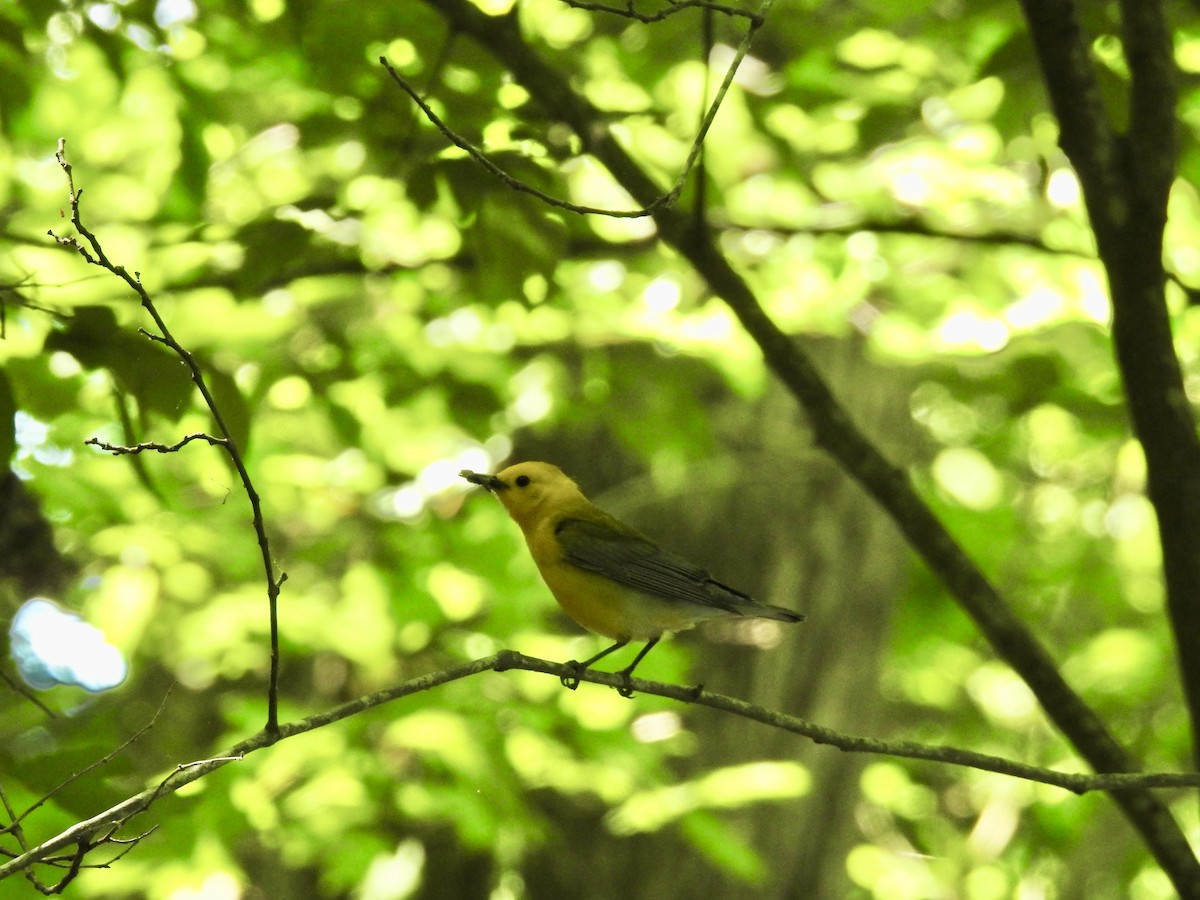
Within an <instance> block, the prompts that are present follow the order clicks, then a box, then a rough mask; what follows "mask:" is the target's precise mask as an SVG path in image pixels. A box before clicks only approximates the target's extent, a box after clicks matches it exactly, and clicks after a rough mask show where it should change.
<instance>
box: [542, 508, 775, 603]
mask: <svg viewBox="0 0 1200 900" xmlns="http://www.w3.org/2000/svg"><path fill="white" fill-rule="evenodd" d="M554 531H555V534H556V535H557V536H558V540H559V543H560V545H561V547H562V549H563V555H564V556H565V557H566V560H567V561H568V562H570V563H572V564H573V565H576V566H579V568H581V569H587V570H588V571H589V572H596V573H598V574H600V575H604V576H605V577H607V578H611V579H612V580H613V581H616V582H618V583H620V584H623V585H626V586H628V587H631V588H634V589H636V590H639V591H643V592H645V593H647V594H656V595H658V596H660V597H668V598H672V599H677V600H687V601H690V602H692V603H698V604H700V605H702V606H711V607H716V608H717V609H724V610H726V611H728V612H731V613H734V614H736V615H747V614H749V615H755V614H759V615H761V614H762V613H761V610H763V609H771V608H772V607H763V606H761V605H760V604H757V603H755V602H754V601H753V600H752V599H751V598H750V597H748V596H747V595H746V594H743V593H742V592H741V591H736V590H734V589H733V588H731V587H728V586H726V585H723V584H721V583H720V582H718V581H714V580H713V579H712V577H711V576H709V574H708V573H707V572H706V571H704V570H703V569H702V568H700V567H699V566H697V565H696V564H695V563H692V562H689V561H688V560H686V559H684V558H683V557H682V556H679V555H678V554H675V553H671V552H670V551H669V550H664V549H663V548H662V547H659V546H658V545H657V544H655V543H654V542H652V541H650V540H649V539H647V538H645V537H643V536H642V535H640V534H638V533H637V532H635V531H633V530H632V529H629V528H627V526H624V525H622V524H621V523H620V522H618V521H617V520H615V519H613V520H612V521H611V523H607V522H591V521H588V520H585V519H570V518H568V519H563V520H562V521H561V522H559V523H558V524H557V526H555V529H554ZM751 607H753V608H751Z"/></svg>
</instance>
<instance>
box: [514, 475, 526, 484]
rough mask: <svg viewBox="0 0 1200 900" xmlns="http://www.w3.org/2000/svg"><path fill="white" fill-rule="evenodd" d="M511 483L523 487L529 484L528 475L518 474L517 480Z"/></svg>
mask: <svg viewBox="0 0 1200 900" xmlns="http://www.w3.org/2000/svg"><path fill="white" fill-rule="evenodd" d="M513 483H514V484H515V485H516V486H517V487H525V486H526V485H528V484H529V476H528V475H518V476H517V480H516V481H515V482H513Z"/></svg>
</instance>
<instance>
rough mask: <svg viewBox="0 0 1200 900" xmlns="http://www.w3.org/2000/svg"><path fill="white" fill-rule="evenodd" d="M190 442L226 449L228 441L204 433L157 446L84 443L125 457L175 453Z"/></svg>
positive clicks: (152, 443) (150, 444) (100, 441)
mask: <svg viewBox="0 0 1200 900" xmlns="http://www.w3.org/2000/svg"><path fill="white" fill-rule="evenodd" d="M192 441H208V443H210V444H212V445H213V446H215V447H226V448H228V446H229V441H228V440H226V439H225V438H219V437H213V436H212V435H211V434H205V433H204V432H197V433H196V434H189V435H187V436H186V437H184V438H183V439H182V440H180V441H177V442H175V443H174V444H158V443H155V442H154V441H146V442H144V443H141V444H135V445H134V446H132V447H122V446H121V445H119V444H107V443H105V442H104V441H102V440H100V439H98V438H88V439H87V440H86V441H84V443H85V444H90V445H91V446H93V447H99V448H100V449H101V450H104V451H107V452H108V453H111V454H112V455H113V456H125V455H129V454H134V453H144V452H146V451H147V450H153V451H154V452H155V453H175V452H177V451H179V450H180V449H182V448H183V447H184V446H186V445H187V444H190V443H191V442H192Z"/></svg>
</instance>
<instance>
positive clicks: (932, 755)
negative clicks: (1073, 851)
mask: <svg viewBox="0 0 1200 900" xmlns="http://www.w3.org/2000/svg"><path fill="white" fill-rule="evenodd" d="M510 670H523V671H526V672H541V673H544V674H547V675H553V676H555V677H556V678H563V677H565V676H570V677H572V678H575V677H578V678H579V680H580V681H588V682H591V683H593V684H600V685H606V686H608V687H612V688H620V687H622V686H623V685H624V684H625V681H624V678H623V676H621V675H618V674H615V673H609V672H597V671H594V670H592V669H587V670H585V671H583V672H577V670H576V669H574V668H573V667H571V666H569V665H567V664H565V663H556V662H551V661H550V660H546V659H539V658H537V657H534V656H525V655H524V654H521V653H517V652H515V651H512V650H502V651H500V652H499V653H496V654H494V655H492V656H486V657H483V658H482V659H477V660H473V661H471V662H467V663H462V664H460V665H456V666H450V667H449V668H446V669H440V670H438V671H436V672H431V673H429V674H428V675H422V676H420V677H418V678H413V679H410V680H408V681H405V682H402V683H400V684H398V685H395V686H394V687H390V688H387V689H385V690H382V691H377V692H376V693H373V694H367V695H366V696H363V697H359V698H358V699H356V700H352V701H350V702H349V703H344V704H342V705H341V706H337V707H334V708H333V709H330V710H328V711H326V712H323V713H318V714H317V715H313V716H309V717H307V718H305V719H301V720H300V721H298V722H290V723H284V724H281V725H280V726H279V728H278V730H277V731H274V732H272V731H268V730H267V729H264V730H262V731H260V732H258V733H257V734H255V735H254V736H253V737H250V738H248V739H247V740H244V741H242V742H241V743H238V744H236V745H234V746H233V747H230V748H229V749H228V750H227V751H226V752H225V753H223V754H221V755H220V756H216V757H212V758H210V759H203V760H198V761H196V762H191V763H185V764H182V765H179V766H176V767H175V769H174V770H173V771H172V772H171V773H170V774H169V775H167V776H166V777H165V778H164V779H163V780H162V782H161V783H160V784H159V785H158V786H157V787H154V788H148V789H147V790H144V791H142V792H141V793H139V794H135V795H134V796H132V797H130V798H128V799H127V800H124V801H122V802H121V803H118V804H117V805H116V806H113V807H110V808H109V809H106V810H105V811H104V812H101V813H99V814H97V815H95V816H92V817H91V818H90V819H87V820H86V821H83V822H79V823H77V824H75V825H72V826H71V827H70V828H68V829H67V830H66V831H64V832H62V833H61V834H59V835H56V836H55V837H52V838H50V839H49V840H47V841H43V842H42V843H41V844H39V845H37V846H36V847H33V848H31V849H30V850H28V851H27V852H25V853H23V854H21V855H20V856H18V857H16V858H14V859H12V860H9V861H8V862H6V863H3V864H0V881H3V880H4V879H5V878H7V877H8V876H10V875H14V874H16V873H18V872H23V871H25V870H27V869H29V868H30V867H32V866H34V865H35V864H37V863H38V862H39V861H40V860H43V859H45V858H46V857H48V856H50V855H51V854H54V853H57V852H59V851H61V850H64V849H66V848H67V847H70V846H72V845H75V844H79V843H88V842H90V840H91V838H93V837H94V836H95V835H96V834H98V833H100V832H102V831H112V830H113V829H114V826H118V827H119V826H122V825H124V824H125V823H126V822H128V821H129V820H130V819H132V818H133V817H134V816H136V815H138V814H139V813H142V812H145V811H146V810H147V809H149V808H150V807H151V806H152V805H153V804H154V803H156V802H157V801H158V800H159V799H161V798H162V797H165V796H167V795H169V794H172V793H174V792H175V791H177V790H179V789H180V788H181V787H183V786H184V785H187V784H191V783H192V782H194V781H197V780H198V779H200V778H203V777H204V776H205V775H208V774H209V773H210V772H215V771H216V770H217V769H220V768H223V767H224V766H226V765H228V764H229V763H232V762H237V761H240V760H241V759H243V758H245V757H246V756H249V755H250V754H251V753H254V752H256V751H258V750H262V749H265V748H266V747H270V746H272V745H273V744H276V743H278V742H279V741H282V740H286V739H288V738H290V737H295V736H296V735H299V734H304V733H306V732H309V731H315V730H316V729H318V728H323V727H325V726H327V725H332V724H334V723H335V722H340V721H342V720H343V719H348V718H350V717H351V716H355V715H358V714H359V713H362V712H365V711H366V710H369V709H373V708H375V707H377V706H382V705H383V704H385V703H390V702H392V701H394V700H399V699H400V698H402V697H408V696H410V695H412V694H418V693H422V692H424V691H429V690H432V689H434V688H436V687H440V686H441V685H443V684H449V683H450V682H452V681H458V680H460V679H463V678H469V677H471V676H473V675H478V674H479V673H481V672H505V671H510ZM632 685H633V689H634V691H635V692H636V693H642V694H651V695H654V696H656V697H665V698H667V699H670V700H676V701H679V702H680V703H693V704H696V705H697V706H707V707H709V708H710V709H716V710H720V711H721V712H726V713H729V714H731V715H735V716H739V717H741V718H743V719H748V720H750V721H754V722H760V723H762V724H763V725H767V726H769V727H771V728H779V729H781V730H783V731H790V732H791V733H793V734H797V735H800V736H801V737H806V738H808V739H809V740H811V741H812V742H813V743H816V744H824V745H827V746H830V747H836V748H837V749H839V750H842V751H844V752H847V753H870V754H875V755H879V756H891V757H896V758H899V759H919V760H927V761H930V762H939V763H943V764H946V765H952V766H960V767H964V768H970V769H978V770H980V771H984V772H994V773H997V774H1000V775H1008V776H1011V777H1013V778H1020V779H1023V780H1025V781H1032V782H1036V783H1038V784H1047V785H1050V786H1052V787H1058V788H1062V789H1063V790H1067V791H1071V792H1072V793H1074V794H1086V793H1089V792H1091V791H1114V790H1118V791H1119V790H1132V789H1135V788H1136V789H1145V788H1186V787H1192V788H1194V787H1200V773H1172V772H1154V773H1141V772H1106V773H1100V774H1094V775H1091V774H1085V773H1077V772H1060V771H1057V770H1055V769H1046V768H1042V767H1040V766H1031V765H1027V764H1025V763H1020V762H1016V761H1014V760H1010V759H1004V758H1003V757H999V756H990V755H988V754H986V753H976V752H975V751H973V750H963V749H960V748H957V747H946V746H940V745H933V744H920V743H916V742H913V741H885V740H880V739H878V738H871V737H863V736H860V735H852V734H844V733H842V732H839V731H835V730H833V729H832V728H826V727H825V726H823V725H817V724H815V723H813V722H809V721H808V720H807V719H802V718H800V717H799V716H793V715H789V714H788V713H783V712H778V711H776V710H772V709H767V708H765V707H762V706H757V705H755V704H753V703H747V702H746V701H745V700H739V699H737V698H736V697H729V696H726V695H724V694H715V693H713V692H712V691H706V690H704V689H703V687H685V686H683V685H677V684H666V683H664V682H660V681H646V680H644V679H641V678H634V679H632Z"/></svg>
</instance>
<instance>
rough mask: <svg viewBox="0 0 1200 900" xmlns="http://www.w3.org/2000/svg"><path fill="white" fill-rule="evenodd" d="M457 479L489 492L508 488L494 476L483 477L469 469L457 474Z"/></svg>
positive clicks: (480, 473) (483, 475) (482, 474)
mask: <svg viewBox="0 0 1200 900" xmlns="http://www.w3.org/2000/svg"><path fill="white" fill-rule="evenodd" d="M458 474H459V477H461V478H465V479H467V481H469V482H471V484H477V485H479V486H480V487H482V488H487V489H488V490H489V491H498V490H501V489H502V488H506V487H508V485H507V484H505V483H504V482H503V481H501V480H500V479H499V478H497V477H496V476H495V475H485V474H484V473H482V472H472V471H471V470H470V469H463V470H462V471H461V472H459V473H458Z"/></svg>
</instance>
